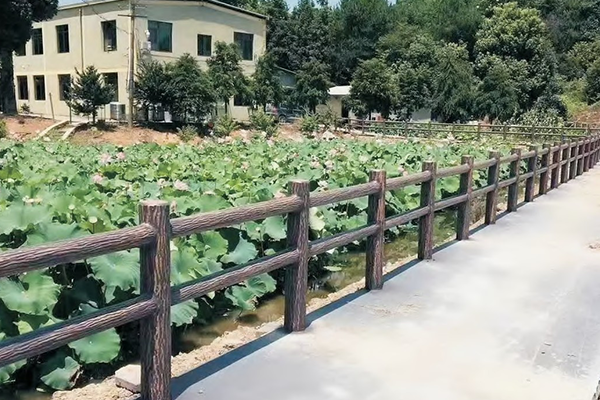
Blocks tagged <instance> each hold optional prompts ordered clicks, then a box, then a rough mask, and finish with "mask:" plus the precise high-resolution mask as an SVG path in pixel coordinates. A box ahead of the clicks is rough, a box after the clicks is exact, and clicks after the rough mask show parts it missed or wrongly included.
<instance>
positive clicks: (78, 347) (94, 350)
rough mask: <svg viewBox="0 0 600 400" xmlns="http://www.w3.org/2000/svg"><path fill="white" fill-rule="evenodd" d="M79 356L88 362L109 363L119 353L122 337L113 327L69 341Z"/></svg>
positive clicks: (80, 359) (81, 359)
mask: <svg viewBox="0 0 600 400" xmlns="http://www.w3.org/2000/svg"><path fill="white" fill-rule="evenodd" d="M69 347H70V348H72V349H73V350H75V354H77V358H79V361H82V362H84V363H86V364H92V363H108V362H111V361H112V360H114V359H115V358H116V357H117V356H118V355H119V350H120V349H121V338H120V337H119V334H118V333H117V331H116V330H115V329H114V328H112V329H108V330H105V331H102V332H98V333H95V334H93V335H90V336H87V337H84V338H83V339H79V340H76V341H74V342H71V343H69Z"/></svg>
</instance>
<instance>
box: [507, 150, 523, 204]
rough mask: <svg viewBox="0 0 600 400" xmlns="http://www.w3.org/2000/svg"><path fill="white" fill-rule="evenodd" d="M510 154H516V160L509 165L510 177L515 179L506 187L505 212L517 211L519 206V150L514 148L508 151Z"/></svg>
mask: <svg viewBox="0 0 600 400" xmlns="http://www.w3.org/2000/svg"><path fill="white" fill-rule="evenodd" d="M510 153H511V154H516V155H517V159H516V160H515V161H513V162H511V163H510V177H511V178H517V179H516V181H515V183H513V184H511V185H509V186H508V203H507V207H506V209H507V211H508V212H513V211H517V205H518V204H519V175H520V174H521V149H518V148H514V149H512V150H511V151H510Z"/></svg>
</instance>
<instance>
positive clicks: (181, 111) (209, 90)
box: [167, 54, 229, 121]
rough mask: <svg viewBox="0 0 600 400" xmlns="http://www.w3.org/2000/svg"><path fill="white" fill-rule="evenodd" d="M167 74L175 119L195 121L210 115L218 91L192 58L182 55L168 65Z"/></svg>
mask: <svg viewBox="0 0 600 400" xmlns="http://www.w3.org/2000/svg"><path fill="white" fill-rule="evenodd" d="M167 72H168V74H169V75H170V84H169V87H168V89H170V90H171V91H172V93H173V101H172V106H171V110H172V112H173V113H174V114H175V115H176V116H177V118H179V119H180V120H182V121H187V120H188V118H189V117H193V118H196V119H197V118H202V117H205V116H206V115H207V114H209V113H210V111H211V109H212V107H213V105H214V102H215V100H216V99H217V98H216V96H215V92H217V93H218V91H217V90H215V89H214V88H213V85H212V82H211V80H210V79H209V77H208V74H207V73H206V72H204V71H202V70H201V69H200V66H199V65H198V61H196V59H195V58H194V57H192V56H191V55H189V54H184V55H182V56H181V57H179V58H178V59H177V61H175V63H173V64H169V66H168V68H167ZM227 100H229V97H228V98H227Z"/></svg>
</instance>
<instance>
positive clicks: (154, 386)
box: [139, 200, 171, 400]
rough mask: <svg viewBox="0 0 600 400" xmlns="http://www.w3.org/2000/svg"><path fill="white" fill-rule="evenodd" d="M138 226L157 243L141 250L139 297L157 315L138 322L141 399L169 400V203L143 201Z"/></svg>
mask: <svg viewBox="0 0 600 400" xmlns="http://www.w3.org/2000/svg"><path fill="white" fill-rule="evenodd" d="M139 214H140V217H139V218H140V223H146V224H149V225H152V227H153V228H154V229H155V230H156V241H155V242H153V243H150V244H148V245H145V246H143V247H141V248H140V284H141V293H142V294H150V295H152V298H153V299H154V301H156V305H157V309H156V312H155V313H153V314H152V315H150V316H149V317H147V318H144V319H142V320H141V321H140V364H141V371H142V375H141V396H142V399H144V400H164V399H171V248H170V236H171V223H170V221H169V203H167V202H166V201H152V200H147V201H143V202H142V203H141V204H140V207H139Z"/></svg>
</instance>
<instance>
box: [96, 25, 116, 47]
mask: <svg viewBox="0 0 600 400" xmlns="http://www.w3.org/2000/svg"><path fill="white" fill-rule="evenodd" d="M100 28H101V30H102V48H103V50H104V51H105V52H111V51H116V50H117V46H118V43H117V20H116V19H113V20H110V21H102V22H101V23H100ZM108 32H111V33H112V35H113V37H112V44H111V43H107V39H108V41H110V40H111V38H107V33H108ZM108 46H111V49H110V50H109V49H108Z"/></svg>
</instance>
